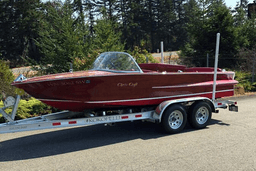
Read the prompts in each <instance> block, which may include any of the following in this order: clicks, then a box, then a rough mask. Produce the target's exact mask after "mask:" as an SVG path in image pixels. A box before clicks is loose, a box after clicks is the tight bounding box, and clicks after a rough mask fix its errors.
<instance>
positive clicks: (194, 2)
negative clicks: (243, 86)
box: [0, 0, 256, 73]
mask: <svg viewBox="0 0 256 171" xmlns="http://www.w3.org/2000/svg"><path fill="white" fill-rule="evenodd" d="M247 5H248V1H247V0H240V1H239V2H238V3H237V6H236V8H235V9H229V8H228V7H227V6H226V5H225V2H224V1H223V0H66V1H47V2H45V1H44V2H42V1H40V0H1V1H0V58H1V59H4V60H8V61H10V66H11V67H16V66H19V65H37V66H39V68H40V70H44V72H45V73H56V72H64V71H68V68H69V63H73V65H74V67H75V68H74V69H75V70H80V69H87V68H88V67H89V66H90V65H91V63H92V62H93V60H94V59H95V57H96V56H97V55H98V54H99V53H101V52H104V51H129V52H130V53H132V54H138V53H137V52H142V53H144V54H145V55H148V52H156V51H157V49H159V48H160V47H159V46H160V42H161V41H163V42H164V49H165V51H173V50H181V59H184V60H183V62H184V63H186V62H188V61H189V63H188V64H191V65H195V66H205V60H204V59H203V58H202V57H203V56H205V58H206V55H207V53H208V54H210V57H211V59H213V56H214V51H215V43H216V34H217V33H218V32H219V33H220V34H221V47H220V61H221V59H225V62H220V67H234V66H237V65H239V63H237V61H240V59H242V58H245V57H243V56H241V55H239V54H242V53H240V51H241V50H242V49H243V50H247V49H248V50H252V49H253V48H255V41H256V29H255V28H254V27H255V24H256V23H255V17H254V15H252V17H251V18H248V17H247ZM140 57H141V56H140ZM135 58H136V56H135ZM138 58H139V57H138ZM187 59H189V60H187ZM152 60H153V59H152ZM138 61H140V60H138ZM142 61H145V60H142Z"/></svg>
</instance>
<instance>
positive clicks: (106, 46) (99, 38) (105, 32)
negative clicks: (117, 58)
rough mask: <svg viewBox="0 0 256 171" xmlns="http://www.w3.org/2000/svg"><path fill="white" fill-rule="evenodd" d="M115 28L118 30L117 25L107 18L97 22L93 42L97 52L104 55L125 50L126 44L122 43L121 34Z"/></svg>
mask: <svg viewBox="0 0 256 171" xmlns="http://www.w3.org/2000/svg"><path fill="white" fill-rule="evenodd" d="M115 28H117V24H115V23H114V22H113V21H111V20H110V19H108V18H106V17H104V18H103V19H99V20H97V21H96V25H95V27H94V30H95V35H94V40H93V44H94V47H93V49H94V50H95V51H97V52H98V53H102V52H106V51H123V50H124V44H122V43H121V32H119V31H116V30H115Z"/></svg>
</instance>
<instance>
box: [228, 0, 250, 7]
mask: <svg viewBox="0 0 256 171" xmlns="http://www.w3.org/2000/svg"><path fill="white" fill-rule="evenodd" d="M224 1H225V2H226V5H227V6H228V7H235V6H236V2H240V0H224ZM252 2H253V0H249V3H252Z"/></svg>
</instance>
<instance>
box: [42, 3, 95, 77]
mask: <svg viewBox="0 0 256 171" xmlns="http://www.w3.org/2000/svg"><path fill="white" fill-rule="evenodd" d="M43 10H44V11H45V12H46V14H45V16H44V18H43V19H42V20H41V21H40V22H41V23H42V28H43V29H42V31H41V32H40V37H39V38H38V39H37V45H38V46H39V47H40V50H41V53H42V55H43V56H44V57H43V58H42V60H41V62H40V64H41V68H40V71H43V73H57V72H67V71H69V67H70V63H74V64H75V65H74V69H81V68H83V67H86V66H88V65H89V64H90V63H91V59H90V58H89V56H88V54H89V43H88V42H89V39H90V37H89V36H88V34H89V33H88V29H87V27H86V26H85V25H84V24H81V23H77V22H75V21H76V18H74V17H73V15H72V14H73V10H72V6H71V5H70V3H68V2H66V3H65V4H63V5H62V4H60V3H57V2H48V3H46V4H45V7H44V9H43Z"/></svg>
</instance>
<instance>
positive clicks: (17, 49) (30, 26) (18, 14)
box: [0, 0, 41, 67]
mask: <svg viewBox="0 0 256 171" xmlns="http://www.w3.org/2000/svg"><path fill="white" fill-rule="evenodd" d="M40 5H41V3H40V0H29V1H28V0H24V1H14V0H10V1H0V53H2V58H3V59H5V60H10V61H11V67H14V66H16V65H22V64H24V63H25V61H24V60H23V59H27V58H28V57H30V58H33V59H35V60H38V57H39V53H38V49H37V48H36V46H35V42H34V41H33V39H34V38H36V37H38V32H39V29H40V23H39V22H38V19H39V18H40V15H41V14H40V12H39V11H38V9H39V8H40Z"/></svg>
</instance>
